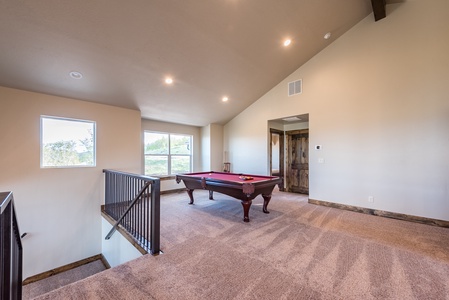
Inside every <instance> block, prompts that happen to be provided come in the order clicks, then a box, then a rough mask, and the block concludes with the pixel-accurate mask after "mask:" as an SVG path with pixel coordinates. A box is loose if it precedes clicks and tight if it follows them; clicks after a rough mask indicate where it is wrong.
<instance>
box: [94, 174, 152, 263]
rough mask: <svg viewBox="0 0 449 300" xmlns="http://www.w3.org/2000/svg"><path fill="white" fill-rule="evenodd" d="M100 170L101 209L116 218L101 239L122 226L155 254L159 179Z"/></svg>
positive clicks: (142, 245)
mask: <svg viewBox="0 0 449 300" xmlns="http://www.w3.org/2000/svg"><path fill="white" fill-rule="evenodd" d="M103 172H104V173H105V175H106V176H105V205H104V212H106V213H107V214H108V215H109V216H111V217H112V218H113V219H114V220H115V221H116V222H115V224H114V225H113V227H112V229H111V230H110V231H109V233H108V234H107V235H106V237H105V239H107V240H108V239H110V238H111V236H112V235H113V234H114V232H115V231H116V230H117V228H118V227H119V226H122V227H123V228H124V229H125V230H126V231H127V232H128V233H129V234H130V235H131V236H132V237H133V239H134V240H135V241H136V242H137V243H138V244H139V245H140V246H141V247H142V248H144V249H145V250H146V251H147V252H150V253H151V254H153V255H156V254H159V252H160V179H159V178H153V177H148V176H143V175H136V174H131V173H126V172H120V171H113V170H103Z"/></svg>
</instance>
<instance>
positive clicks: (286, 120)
mask: <svg viewBox="0 0 449 300" xmlns="http://www.w3.org/2000/svg"><path fill="white" fill-rule="evenodd" d="M282 120H283V121H285V122H295V121H301V118H299V117H296V116H295V117H288V118H283V119H282Z"/></svg>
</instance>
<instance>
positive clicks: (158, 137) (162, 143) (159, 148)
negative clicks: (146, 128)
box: [145, 132, 168, 154]
mask: <svg viewBox="0 0 449 300" xmlns="http://www.w3.org/2000/svg"><path fill="white" fill-rule="evenodd" d="M145 154H168V134H164V133H154V132H145Z"/></svg>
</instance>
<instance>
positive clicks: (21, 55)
mask: <svg viewBox="0 0 449 300" xmlns="http://www.w3.org/2000/svg"><path fill="white" fill-rule="evenodd" d="M371 12H372V8H371V0H313V1H311V0H182V1H179V0H133V1H121V0H96V1H92V0H76V1H65V0H64V1H63V0H39V1H35V0H14V1H8V0H0V40H1V43H0V85H2V86H6V87H12V88H18V89H23V90H29V91H35V92H40V93H46V94H52V95H58V96H64V97H70V98H75V99H81V100H86V101H92V102H98V103H106V104H110V105H115V106H120V107H126V108H132V109H138V110H140V111H141V113H142V117H143V118H148V119H154V120H162V121H167V122H173V123H180V124H188V125H194V126H205V125H207V124H210V123H218V124H225V123H226V122H228V121H229V120H230V119H232V118H233V117H234V116H236V115H237V114H238V113H240V112H241V111H242V110H244V109H245V108H246V107H248V106H249V105H251V104H252V103H253V102H254V101H256V100H257V99H258V98H260V97H261V96H262V95H263V94H265V93H266V92H268V91H269V90H270V89H271V88H272V87H273V86H275V85H276V84H277V83H279V82H280V81H281V80H283V79H284V78H285V77H287V76H288V75H289V74H291V73H292V72H293V71H294V70H296V69H298V68H299V67H300V66H301V65H302V64H304V63H305V62H306V61H308V60H309V59H310V58H312V57H313V56H314V55H315V54H316V53H318V52H319V51H321V50H322V49H324V48H325V47H326V46H328V45H329V43H332V41H334V40H335V39H337V38H338V37H339V36H340V35H342V34H343V33H344V32H346V31H347V30H348V29H350V28H351V27H352V26H354V25H355V24H356V23H357V22H359V21H360V20H362V19H363V18H364V17H366V16H367V15H369V14H370V13H371ZM327 32H331V33H332V37H331V38H330V39H329V40H325V39H324V38H323V36H324V35H325V33H327ZM287 37H289V38H291V39H292V40H293V42H292V44H291V45H290V46H289V47H284V46H282V42H283V40H284V39H285V38H287ZM70 71H79V72H81V73H82V74H83V78H82V79H73V78H71V77H70V76H69V72H70ZM165 76H172V77H173V78H174V84H173V85H172V86H167V85H166V84H164V78H165ZM286 93H287V91H286ZM224 95H226V96H228V97H229V101H228V102H226V103H224V102H222V101H221V98H222V97H223V96H224Z"/></svg>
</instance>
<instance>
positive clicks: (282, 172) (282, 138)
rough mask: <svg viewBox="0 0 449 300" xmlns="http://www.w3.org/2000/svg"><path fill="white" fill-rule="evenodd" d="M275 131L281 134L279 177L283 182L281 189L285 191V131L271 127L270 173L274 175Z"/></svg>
mask: <svg viewBox="0 0 449 300" xmlns="http://www.w3.org/2000/svg"><path fill="white" fill-rule="evenodd" d="M273 133H274V134H278V135H279V177H280V178H281V179H282V184H281V185H280V186H279V190H280V191H284V187H285V183H284V180H285V179H284V178H285V172H284V164H285V161H284V152H285V149H284V131H282V130H278V129H274V128H270V175H272V173H271V171H272V169H273V162H272V156H273V146H272V145H273Z"/></svg>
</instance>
